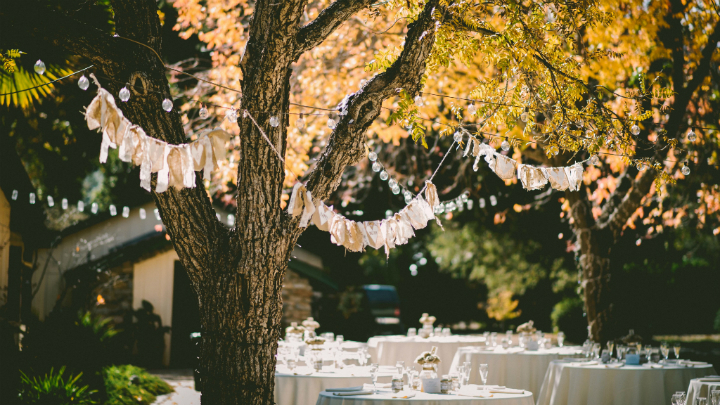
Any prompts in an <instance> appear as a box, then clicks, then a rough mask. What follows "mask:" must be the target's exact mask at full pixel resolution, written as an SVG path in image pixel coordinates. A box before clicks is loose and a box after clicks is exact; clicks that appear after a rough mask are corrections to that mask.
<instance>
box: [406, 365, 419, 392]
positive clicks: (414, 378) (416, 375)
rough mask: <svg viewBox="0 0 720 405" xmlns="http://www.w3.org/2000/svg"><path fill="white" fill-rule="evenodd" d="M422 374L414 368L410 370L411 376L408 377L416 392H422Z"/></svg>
mask: <svg viewBox="0 0 720 405" xmlns="http://www.w3.org/2000/svg"><path fill="white" fill-rule="evenodd" d="M421 382H422V381H420V373H418V371H417V370H415V369H414V368H413V369H412V370H410V376H409V377H408V383H409V384H410V386H411V387H412V389H414V390H415V391H420V383H421Z"/></svg>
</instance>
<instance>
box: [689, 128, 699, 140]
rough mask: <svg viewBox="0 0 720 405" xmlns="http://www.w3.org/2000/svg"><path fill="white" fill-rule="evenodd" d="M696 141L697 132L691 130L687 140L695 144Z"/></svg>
mask: <svg viewBox="0 0 720 405" xmlns="http://www.w3.org/2000/svg"><path fill="white" fill-rule="evenodd" d="M696 139H697V135H695V131H693V130H692V129H691V130H690V132H688V134H687V140H688V141H689V142H695V140H696Z"/></svg>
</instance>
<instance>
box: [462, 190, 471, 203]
mask: <svg viewBox="0 0 720 405" xmlns="http://www.w3.org/2000/svg"><path fill="white" fill-rule="evenodd" d="M468 199H469V197H468V195H467V192H465V193H462V195H461V196H460V201H462V202H467V200H468Z"/></svg>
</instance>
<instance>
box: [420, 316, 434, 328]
mask: <svg viewBox="0 0 720 405" xmlns="http://www.w3.org/2000/svg"><path fill="white" fill-rule="evenodd" d="M420 323H421V324H423V326H428V325H429V326H430V327H432V325H433V324H434V323H435V317H434V316H430V315H428V313H427V312H426V313H424V314H422V316H421V317H420Z"/></svg>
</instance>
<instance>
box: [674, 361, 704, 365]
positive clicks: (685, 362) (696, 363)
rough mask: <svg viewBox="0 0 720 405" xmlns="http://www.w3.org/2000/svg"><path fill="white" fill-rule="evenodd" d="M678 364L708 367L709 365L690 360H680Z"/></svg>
mask: <svg viewBox="0 0 720 405" xmlns="http://www.w3.org/2000/svg"><path fill="white" fill-rule="evenodd" d="M678 363H680V364H684V365H686V366H707V365H708V363H705V362H704V361H690V360H680V361H679V362H678Z"/></svg>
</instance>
